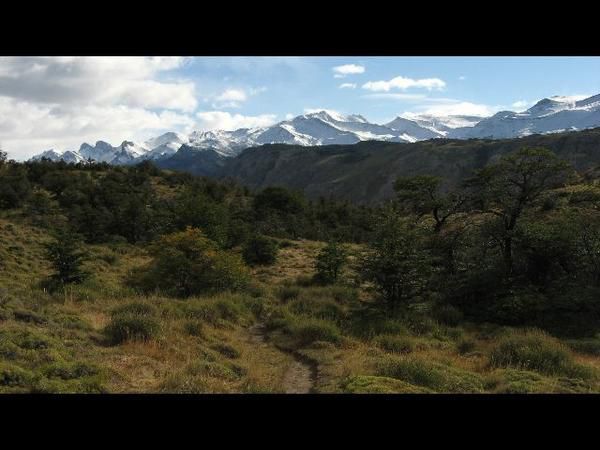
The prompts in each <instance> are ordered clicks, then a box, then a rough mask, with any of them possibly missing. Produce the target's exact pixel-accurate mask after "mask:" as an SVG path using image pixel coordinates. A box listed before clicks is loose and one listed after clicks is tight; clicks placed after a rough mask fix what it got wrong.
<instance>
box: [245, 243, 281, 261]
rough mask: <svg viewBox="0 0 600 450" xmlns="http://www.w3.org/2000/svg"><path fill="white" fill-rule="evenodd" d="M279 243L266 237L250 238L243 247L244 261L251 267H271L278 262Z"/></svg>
mask: <svg viewBox="0 0 600 450" xmlns="http://www.w3.org/2000/svg"><path fill="white" fill-rule="evenodd" d="M277 251H278V247H277V243H276V242H275V241H274V240H273V239H269V238H268V237H265V236H254V237H252V238H250V239H249V240H248V241H247V242H246V243H245V244H244V247H243V250H242V255H243V257H244V261H245V262H246V264H249V265H252V266H254V265H265V266H268V265H271V264H275V261H277Z"/></svg>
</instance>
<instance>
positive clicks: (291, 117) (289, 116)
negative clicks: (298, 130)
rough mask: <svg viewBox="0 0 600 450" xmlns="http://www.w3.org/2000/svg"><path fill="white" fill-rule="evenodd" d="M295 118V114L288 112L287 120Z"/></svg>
mask: <svg viewBox="0 0 600 450" xmlns="http://www.w3.org/2000/svg"><path fill="white" fill-rule="evenodd" d="M293 118H294V115H293V114H292V113H287V114H286V115H285V120H291V119H293Z"/></svg>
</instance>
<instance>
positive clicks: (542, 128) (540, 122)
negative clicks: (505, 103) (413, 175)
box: [448, 95, 600, 139]
mask: <svg viewBox="0 0 600 450" xmlns="http://www.w3.org/2000/svg"><path fill="white" fill-rule="evenodd" d="M598 126H600V95H595V96H592V97H588V98H583V99H582V98H580V97H558V96H557V97H550V98H545V99H543V100H540V101H539V102H537V103H536V104H535V105H533V106H532V107H531V108H529V109H528V110H526V111H523V112H519V113H516V112H513V111H500V112H498V113H496V114H494V115H493V116H491V117H488V118H486V119H483V120H481V121H480V122H479V123H477V124H476V125H475V126H473V127H470V128H456V129H454V130H452V131H451V132H449V133H448V137H452V138H457V139H469V138H489V139H502V138H515V137H523V136H528V135H530V134H546V133H559V132H562V131H576V130H582V129H585V128H593V127H598Z"/></svg>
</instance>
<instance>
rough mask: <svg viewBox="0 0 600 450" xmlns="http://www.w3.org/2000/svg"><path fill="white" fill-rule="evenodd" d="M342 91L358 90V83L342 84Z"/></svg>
mask: <svg viewBox="0 0 600 450" xmlns="http://www.w3.org/2000/svg"><path fill="white" fill-rule="evenodd" d="M339 88H340V89H356V83H342V84H340V86H339Z"/></svg>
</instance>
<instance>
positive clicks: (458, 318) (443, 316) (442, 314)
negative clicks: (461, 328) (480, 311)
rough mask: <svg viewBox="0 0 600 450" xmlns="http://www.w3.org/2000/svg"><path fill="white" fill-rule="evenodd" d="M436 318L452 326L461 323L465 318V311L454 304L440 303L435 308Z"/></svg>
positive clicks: (434, 314)
mask: <svg viewBox="0 0 600 450" xmlns="http://www.w3.org/2000/svg"><path fill="white" fill-rule="evenodd" d="M433 316H434V317H435V319H436V320H437V321H438V322H440V323H442V324H444V325H448V326H451V327H455V326H457V325H459V324H460V323H461V322H462V320H463V313H462V311H460V310H459V309H458V308H456V307H454V306H452V305H440V306H438V307H436V308H435V309H434V310H433Z"/></svg>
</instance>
